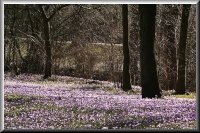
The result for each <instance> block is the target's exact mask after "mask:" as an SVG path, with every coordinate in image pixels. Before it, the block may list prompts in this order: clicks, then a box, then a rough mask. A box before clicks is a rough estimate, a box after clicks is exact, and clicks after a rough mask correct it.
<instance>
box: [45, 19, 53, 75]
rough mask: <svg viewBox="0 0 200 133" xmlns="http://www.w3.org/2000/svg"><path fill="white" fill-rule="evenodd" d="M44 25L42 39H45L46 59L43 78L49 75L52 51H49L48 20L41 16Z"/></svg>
mask: <svg viewBox="0 0 200 133" xmlns="http://www.w3.org/2000/svg"><path fill="white" fill-rule="evenodd" d="M43 25H44V31H43V32H44V40H45V51H46V61H45V73H44V77H43V78H44V79H46V78H49V77H51V69H52V53H51V43H50V27H49V21H48V20H47V19H45V18H43Z"/></svg>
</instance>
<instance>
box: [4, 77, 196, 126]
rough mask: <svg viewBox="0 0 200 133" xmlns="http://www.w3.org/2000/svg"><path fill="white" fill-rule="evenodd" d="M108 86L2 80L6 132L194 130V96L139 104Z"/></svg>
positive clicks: (136, 92)
mask: <svg viewBox="0 0 200 133" xmlns="http://www.w3.org/2000/svg"><path fill="white" fill-rule="evenodd" d="M140 91H141V88H140V87H139V86H133V90H132V91H129V92H123V91H122V90H121V89H119V88H116V87H114V84H113V83H111V82H107V81H93V80H90V79H82V78H74V77H67V76H53V77H52V78H50V79H49V80H42V76H41V75H29V76H28V75H19V76H16V77H12V76H10V75H9V74H6V75H5V76H4V128H5V129H196V117H197V116H196V98H195V94H193V95H190V96H188V97H185V96H183V97H182V96H173V95H170V94H169V92H165V96H164V97H163V98H161V99H142V98H141V95H140Z"/></svg>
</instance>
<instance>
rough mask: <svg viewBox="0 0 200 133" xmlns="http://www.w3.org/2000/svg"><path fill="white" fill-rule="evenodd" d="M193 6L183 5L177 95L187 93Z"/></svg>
mask: <svg viewBox="0 0 200 133" xmlns="http://www.w3.org/2000/svg"><path fill="white" fill-rule="evenodd" d="M190 7H191V5H183V10H182V20H181V31H180V42H179V48H178V79H177V84H176V94H184V93H185V91H186V90H185V86H186V84H185V50H186V41H187V29H188V18H189V12H190Z"/></svg>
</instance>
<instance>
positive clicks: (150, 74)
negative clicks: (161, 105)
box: [139, 5, 161, 98]
mask: <svg viewBox="0 0 200 133" xmlns="http://www.w3.org/2000/svg"><path fill="white" fill-rule="evenodd" d="M139 12H140V39H141V47H140V48H141V51H140V58H141V59H140V60H141V61H140V62H141V83H142V98H154V97H158V98H160V97H161V90H160V88H159V83H158V77H157V70H156V62H155V56H154V38H155V16H156V5H139Z"/></svg>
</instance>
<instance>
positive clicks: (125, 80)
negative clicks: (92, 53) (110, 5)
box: [122, 5, 131, 91]
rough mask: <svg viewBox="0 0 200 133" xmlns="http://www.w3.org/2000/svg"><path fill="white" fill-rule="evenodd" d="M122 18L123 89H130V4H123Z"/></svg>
mask: <svg viewBox="0 0 200 133" xmlns="http://www.w3.org/2000/svg"><path fill="white" fill-rule="evenodd" d="M122 19H123V55H124V61H123V86H122V88H123V90H124V91H128V90H130V89H131V82H130V72H129V65H130V56H129V46H128V5H122Z"/></svg>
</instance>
